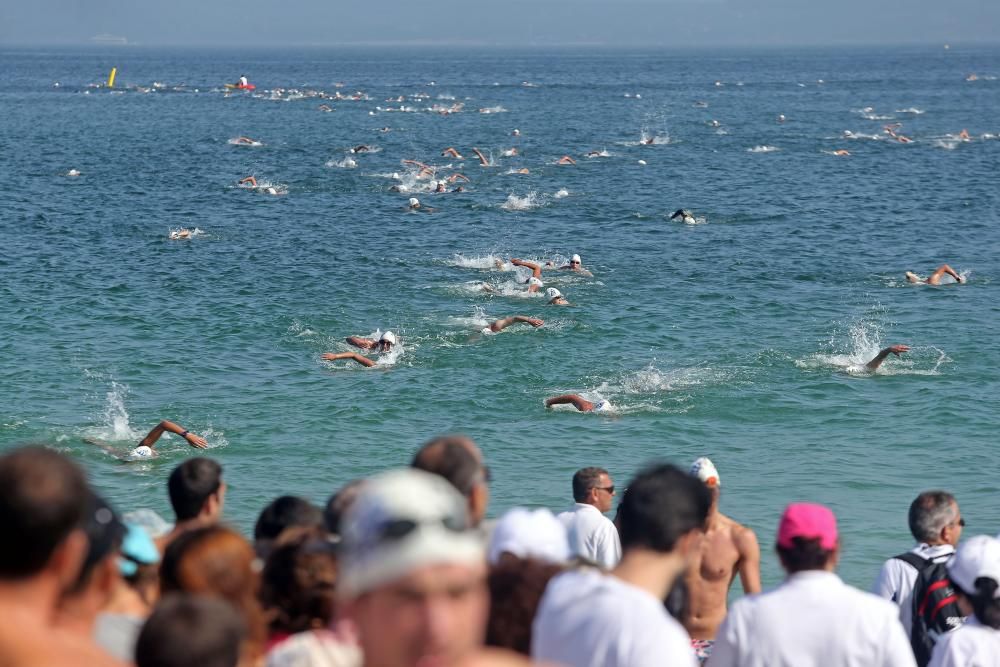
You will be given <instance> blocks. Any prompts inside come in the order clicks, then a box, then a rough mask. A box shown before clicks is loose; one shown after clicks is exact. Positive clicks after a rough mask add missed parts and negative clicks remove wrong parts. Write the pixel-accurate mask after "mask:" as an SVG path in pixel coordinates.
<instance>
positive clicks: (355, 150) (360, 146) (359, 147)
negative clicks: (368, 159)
mask: <svg viewBox="0 0 1000 667" xmlns="http://www.w3.org/2000/svg"><path fill="white" fill-rule="evenodd" d="M371 149H372V147H371V146H368V145H366V144H358V145H357V146H355V147H354V148H352V149H351V152H352V153H368V152H371Z"/></svg>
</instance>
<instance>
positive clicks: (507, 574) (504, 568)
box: [486, 558, 565, 656]
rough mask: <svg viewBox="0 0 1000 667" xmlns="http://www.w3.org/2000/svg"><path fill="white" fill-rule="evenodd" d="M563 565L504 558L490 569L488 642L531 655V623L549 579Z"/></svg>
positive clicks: (488, 643) (560, 569)
mask: <svg viewBox="0 0 1000 667" xmlns="http://www.w3.org/2000/svg"><path fill="white" fill-rule="evenodd" d="M564 569H565V568H564V567H563V566H561V565H556V564H553V563H547V562H545V561H541V560H536V559H532V558H527V559H520V558H517V559H513V558H512V559H511V560H504V561H502V562H500V563H499V564H497V565H495V566H494V567H492V568H491V569H490V574H489V577H488V579H487V583H488V585H489V587H490V616H489V621H488V622H487V624H486V645H487V646H496V647H499V648H506V649H510V650H512V651H517V652H518V653H521V654H522V655H526V656H530V655H531V625H532V623H533V622H534V620H535V612H537V611H538V605H539V603H540V602H541V601H542V595H543V594H544V593H545V587H546V586H547V585H548V583H549V581H550V580H551V579H552V578H553V577H554V576H556V575H557V574H559V573H560V572H562V571H563V570H564Z"/></svg>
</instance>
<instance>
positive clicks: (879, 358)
mask: <svg viewBox="0 0 1000 667" xmlns="http://www.w3.org/2000/svg"><path fill="white" fill-rule="evenodd" d="M909 351H910V347H909V346H908V345H890V346H889V347H887V348H885V349H884V350H882V351H881V352H879V353H878V354H877V355H875V358H874V359H872V360H871V361H869V362H868V363H867V364H865V368H866V369H868V370H870V371H875V370H877V369H878V367H879V366H881V365H882V362H883V361H885V359H886V357H888V356H889V355H890V354H895V355H896V356H897V357H898V356H899V355H901V354H902V353H903V352H909Z"/></svg>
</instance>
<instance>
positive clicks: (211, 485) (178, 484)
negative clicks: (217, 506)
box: [167, 456, 222, 521]
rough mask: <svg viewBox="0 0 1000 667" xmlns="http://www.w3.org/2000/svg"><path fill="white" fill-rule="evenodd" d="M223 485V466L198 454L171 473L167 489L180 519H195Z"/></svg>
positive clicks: (171, 503) (175, 512) (171, 504)
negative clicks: (206, 502) (207, 501)
mask: <svg viewBox="0 0 1000 667" xmlns="http://www.w3.org/2000/svg"><path fill="white" fill-rule="evenodd" d="M221 486H222V466H221V465H219V464H218V462H216V461H213V460H212V459H209V458H205V457H204V456H196V457H194V458H191V459H188V460H187V461H185V462H184V463H182V464H180V465H179V466H177V467H176V468H174V471H173V472H172V473H170V479H168V480H167V491H168V492H169V494H170V506H171V507H173V508H174V514H175V515H176V516H177V520H178V521H187V520H189V519H193V518H195V517H196V516H198V514H199V513H200V512H201V508H202V507H203V506H204V505H205V501H206V500H208V499H209V497H210V496H211V495H212V494H213V493H215V492H217V491H218V490H219V487H221Z"/></svg>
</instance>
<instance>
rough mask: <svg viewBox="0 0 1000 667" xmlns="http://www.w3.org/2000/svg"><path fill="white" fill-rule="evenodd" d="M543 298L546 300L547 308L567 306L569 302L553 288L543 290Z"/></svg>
mask: <svg viewBox="0 0 1000 667" xmlns="http://www.w3.org/2000/svg"><path fill="white" fill-rule="evenodd" d="M545 298H546V299H547V301H546V304H545V305H547V306H568V305H569V301H567V300H566V297H564V296H563V294H562V292H560V291H559V290H557V289H556V288H555V287H550V288H548V289H547V290H545Z"/></svg>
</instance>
